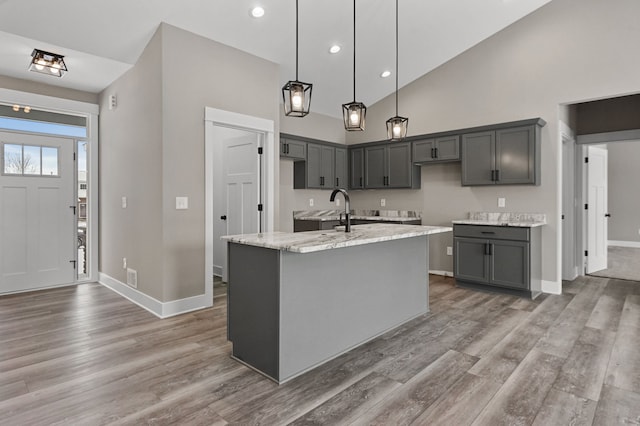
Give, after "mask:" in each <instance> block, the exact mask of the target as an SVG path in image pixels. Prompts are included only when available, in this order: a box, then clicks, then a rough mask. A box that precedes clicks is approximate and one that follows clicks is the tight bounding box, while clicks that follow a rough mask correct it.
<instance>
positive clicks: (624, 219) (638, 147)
mask: <svg viewBox="0 0 640 426" xmlns="http://www.w3.org/2000/svg"><path fill="white" fill-rule="evenodd" d="M607 149H608V151H609V213H611V218H610V219H609V237H608V238H609V240H614V241H630V242H636V243H640V234H639V231H640V214H638V212H640V191H639V190H638V182H640V167H638V160H639V159H640V141H630V142H611V143H608V144H607Z"/></svg>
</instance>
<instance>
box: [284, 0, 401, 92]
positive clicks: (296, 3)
mask: <svg viewBox="0 0 640 426" xmlns="http://www.w3.org/2000/svg"><path fill="white" fill-rule="evenodd" d="M396 1H397V0H396ZM296 81H298V0H296Z"/></svg>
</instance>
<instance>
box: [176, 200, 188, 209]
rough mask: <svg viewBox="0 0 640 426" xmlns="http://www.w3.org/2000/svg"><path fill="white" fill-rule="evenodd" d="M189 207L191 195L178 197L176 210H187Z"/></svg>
mask: <svg viewBox="0 0 640 426" xmlns="http://www.w3.org/2000/svg"><path fill="white" fill-rule="evenodd" d="M188 208H189V197H176V210H187V209H188Z"/></svg>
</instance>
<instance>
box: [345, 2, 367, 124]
mask: <svg viewBox="0 0 640 426" xmlns="http://www.w3.org/2000/svg"><path fill="white" fill-rule="evenodd" d="M366 115H367V107H366V106H364V104H363V103H362V102H356V0H353V102H350V103H348V104H342V116H343V119H344V128H345V130H347V131H350V132H352V131H362V130H364V122H365V118H366Z"/></svg>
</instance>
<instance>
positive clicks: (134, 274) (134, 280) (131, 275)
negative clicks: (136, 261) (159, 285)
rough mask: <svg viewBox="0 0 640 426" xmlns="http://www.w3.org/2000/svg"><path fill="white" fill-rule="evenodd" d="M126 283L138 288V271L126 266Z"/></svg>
mask: <svg viewBox="0 0 640 426" xmlns="http://www.w3.org/2000/svg"><path fill="white" fill-rule="evenodd" d="M127 284H129V285H130V286H131V287H133V288H138V271H136V270H135V269H131V268H127Z"/></svg>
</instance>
